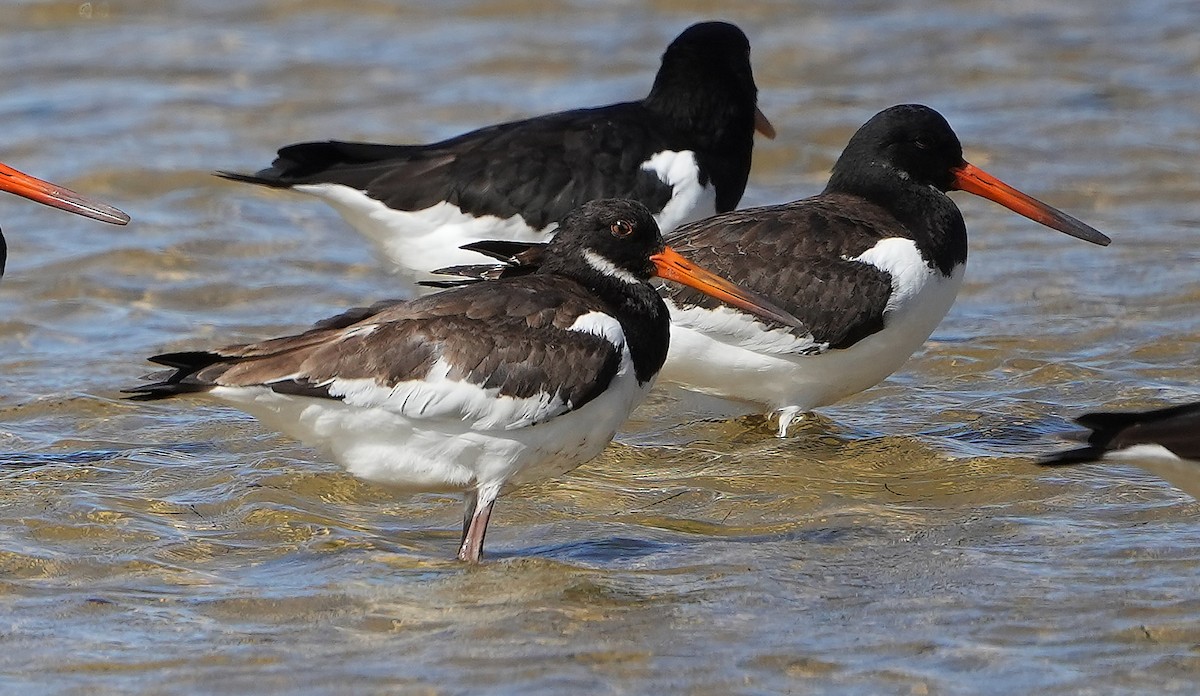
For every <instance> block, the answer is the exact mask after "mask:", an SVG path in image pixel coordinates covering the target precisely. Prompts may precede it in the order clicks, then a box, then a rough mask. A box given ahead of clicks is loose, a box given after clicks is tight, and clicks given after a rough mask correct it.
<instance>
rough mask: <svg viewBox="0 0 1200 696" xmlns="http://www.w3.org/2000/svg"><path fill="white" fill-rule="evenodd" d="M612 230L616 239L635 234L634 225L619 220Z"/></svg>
mask: <svg viewBox="0 0 1200 696" xmlns="http://www.w3.org/2000/svg"><path fill="white" fill-rule="evenodd" d="M610 229H611V230H612V233H613V236H614V237H628V236H629V235H631V234H633V223H632V222H630V221H628V220H617V221H616V222H614V223H613V226H612V227H611V228H610Z"/></svg>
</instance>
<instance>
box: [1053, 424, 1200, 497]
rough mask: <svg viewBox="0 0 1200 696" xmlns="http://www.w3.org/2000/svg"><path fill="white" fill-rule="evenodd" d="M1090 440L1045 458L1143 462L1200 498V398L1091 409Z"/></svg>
mask: <svg viewBox="0 0 1200 696" xmlns="http://www.w3.org/2000/svg"><path fill="white" fill-rule="evenodd" d="M1075 422H1076V423H1078V424H1080V425H1082V426H1083V427H1085V428H1088V429H1089V430H1091V432H1090V433H1089V434H1087V446H1085V447H1079V448H1076V449H1072V450H1067V451H1065V452H1058V453H1056V454H1052V455H1048V456H1046V457H1044V458H1042V459H1041V460H1039V462H1038V463H1039V464H1045V465H1059V464H1080V463H1083V462H1097V461H1105V462H1115V463H1122V464H1133V465H1135V466H1140V467H1141V468H1143V469H1145V470H1146V471H1148V472H1150V473H1151V474H1154V475H1155V476H1157V477H1159V478H1161V479H1163V480H1164V481H1167V482H1168V483H1170V484H1171V485H1173V486H1175V487H1176V488H1178V489H1180V490H1182V491H1183V492H1185V493H1187V494H1188V495H1190V496H1192V497H1193V498H1196V499H1198V500H1200V401H1197V402H1195V403H1190V404H1184V405H1182V406H1171V407H1168V408H1160V409H1155V410H1153V411H1129V412H1124V413H1120V412H1101V413H1088V414H1086V415H1083V416H1080V417H1079V418H1076V419H1075Z"/></svg>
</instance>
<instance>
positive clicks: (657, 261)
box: [650, 247, 803, 328]
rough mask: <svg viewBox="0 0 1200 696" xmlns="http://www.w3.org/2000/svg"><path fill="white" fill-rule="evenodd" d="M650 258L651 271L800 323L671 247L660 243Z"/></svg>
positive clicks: (792, 323)
mask: <svg viewBox="0 0 1200 696" xmlns="http://www.w3.org/2000/svg"><path fill="white" fill-rule="evenodd" d="M650 260H651V261H652V262H653V263H654V268H655V271H656V273H655V275H657V276H658V277H659V278H665V279H666V280H673V281H675V282H676V283H681V284H683V285H686V286H688V287H689V288H694V289H696V290H699V291H700V292H702V293H704V294H705V295H708V296H709V297H715V298H716V299H718V300H720V301H722V302H724V303H726V304H730V305H733V306H734V307H738V308H740V309H744V310H746V311H747V312H750V313H751V314H753V315H755V316H757V317H759V318H762V319H766V320H768V321H773V322H779V323H781V324H785V325H787V326H793V327H797V328H799V327H802V326H803V324H802V322H801V321H800V320H799V319H797V318H796V317H794V316H792V315H791V314H789V313H787V312H785V311H784V310H782V309H780V308H779V307H776V306H775V305H774V304H773V303H772V302H771V301H770V300H768V299H767V298H765V297H762V296H761V295H758V294H757V293H753V292H750V291H749V290H744V289H742V288H740V287H738V286H737V285H734V284H733V283H731V282H729V281H728V280H725V279H724V278H722V277H721V276H719V275H717V274H715V273H712V272H710V271H706V270H704V269H703V268H700V267H699V266H697V265H696V264H694V263H692V262H691V261H688V260H687V259H685V258H683V257H682V256H680V255H679V252H677V251H675V250H674V249H672V248H671V247H663V250H662V251H660V252H658V253H657V254H654V255H653V256H651V257H650Z"/></svg>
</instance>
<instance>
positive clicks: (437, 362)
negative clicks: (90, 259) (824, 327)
mask: <svg viewBox="0 0 1200 696" xmlns="http://www.w3.org/2000/svg"><path fill="white" fill-rule="evenodd" d="M655 275H657V276H659V277H663V278H670V279H672V280H675V281H678V282H681V283H685V284H688V285H690V286H691V287H695V288H697V289H698V290H699V291H701V292H703V293H706V294H709V295H712V296H713V297H719V298H721V299H722V300H723V301H726V302H732V303H734V304H736V305H738V306H740V307H742V308H743V309H745V310H746V311H749V312H752V313H755V314H759V315H762V316H764V317H765V318H767V319H768V320H769V321H772V322H783V323H788V322H795V321H796V320H795V318H794V317H790V316H788V315H787V314H786V313H784V312H780V311H778V310H775V309H774V308H773V307H771V306H770V304H769V303H768V302H765V301H763V300H762V299H761V298H758V297H756V296H754V295H752V294H749V293H746V292H744V291H742V290H741V289H739V288H737V287H735V286H733V285H731V284H730V283H728V282H727V281H725V280H723V279H721V278H718V277H716V276H714V275H712V274H710V273H707V272H706V271H704V270H702V269H700V268H698V267H696V266H694V265H693V264H690V263H688V262H686V261H684V260H683V259H682V258H681V257H679V255H678V254H676V253H675V252H673V251H671V250H670V249H669V248H667V247H665V246H664V245H663V241H662V236H661V235H660V234H659V231H658V226H657V225H656V224H655V222H654V219H653V217H651V214H650V211H649V210H647V209H646V207H645V206H643V205H642V204H640V203H637V202H634V201H625V200H605V201H597V202H590V203H587V204H585V205H584V206H582V207H580V208H579V209H577V210H575V211H573V212H571V213H569V214H568V215H567V216H566V217H565V218H563V220H562V221H561V231H560V233H559V234H558V235H557V236H556V237H555V238H554V240H553V241H552V242H551V243H550V246H549V247H548V248H547V249H546V252H545V254H544V258H543V263H542V265H541V267H540V269H539V270H538V272H537V273H534V274H532V275H527V276H523V277H520V278H513V279H509V280H503V281H497V282H495V283H489V284H487V285H473V286H470V287H465V288H459V289H455V290H449V291H447V292H443V293H438V294H434V295H429V296H427V297H424V298H421V299H417V300H413V301H411V302H402V301H389V302H382V303H379V304H377V305H375V306H373V307H369V308H360V309H357V310H351V311H349V312H347V313H345V314H343V315H341V316H338V317H334V318H332V319H329V320H326V321H324V322H321V323H319V324H317V325H316V326H315V327H313V328H312V329H310V330H308V331H306V332H304V333H302V334H298V335H295V336H288V337H285V338H277V339H273V340H268V341H263V342H260V343H251V344H246V345H236V346H230V347H227V348H221V349H218V350H214V351H200V352H184V353H170V354H165V355H159V356H156V357H153V358H151V360H152V361H153V362H156V363H159V364H162V365H166V366H168V367H170V368H171V369H170V370H167V371H164V372H162V373H159V374H157V375H152V376H151V379H157V380H158V381H156V382H154V383H151V384H145V385H142V386H139V387H136V388H134V389H129V390H127V391H129V392H132V393H134V394H136V395H137V396H135V397H134V398H138V399H160V398H166V397H171V396H175V395H178V394H186V393H190V392H207V393H208V394H211V395H212V396H213V397H216V398H218V399H220V400H222V401H225V402H227V403H229V404H232V405H234V406H236V407H238V408H241V409H243V410H245V411H247V412H249V413H251V414H252V415H254V416H256V417H258V418H259V419H261V420H262V421H263V422H264V423H267V424H268V425H270V426H271V427H273V428H275V429H278V430H280V431H282V432H284V433H286V434H288V435H291V436H292V437H295V438H296V439H298V440H301V441H303V442H306V443H309V444H311V445H314V446H316V447H318V448H319V449H321V450H322V451H323V452H325V453H326V454H328V455H329V456H331V457H332V458H333V459H334V460H336V461H337V462H338V463H340V464H341V465H342V466H343V467H345V468H346V469H347V470H348V471H349V472H350V473H352V474H354V475H356V476H360V477H362V478H364V479H369V480H372V481H378V482H382V483H386V484H391V485H394V486H400V487H405V488H409V489H413V490H462V491H465V494H466V511H465V514H464V517H463V537H462V544H461V546H460V548H459V552H458V556H459V558H460V559H462V560H466V561H472V562H475V561H478V560H479V558H480V552H481V549H482V546H483V537H484V532H485V531H486V528H487V523H488V518H489V515H490V514H491V510H492V505H493V503H494V502H495V500H496V497H497V496H498V495H499V494H500V493H501V492H502V491H503V490H504V489H506V488H508V487H512V486H517V485H520V484H521V483H524V482H527V481H531V480H535V479H540V478H546V477H550V476H556V475H559V474H562V473H564V472H567V471H570V470H571V469H573V468H575V467H576V466H579V465H580V464H582V463H584V462H586V461H588V460H589V459H591V458H592V457H595V456H596V455H597V454H599V453H600V451H601V450H602V449H603V448H604V446H605V445H606V444H607V443H608V442H609V441H610V440H611V439H612V437H613V435H614V434H615V433H616V431H617V428H618V427H619V426H620V425H621V423H623V422H624V421H625V419H626V417H627V416H628V415H629V412H630V411H631V410H632V409H633V408H634V407H635V406H636V405H637V404H638V403H639V402H640V401H641V400H642V398H643V397H644V396H645V394H646V393H647V391H649V389H650V387H651V385H652V384H653V383H654V379H655V377H656V375H657V374H658V371H659V369H660V368H661V367H662V364H663V360H664V359H665V358H666V355H667V345H668V338H669V330H670V321H669V317H668V314H667V308H666V306H665V305H664V304H663V301H662V298H661V297H659V295H658V293H657V292H656V291H655V289H654V288H653V287H652V286H651V285H650V284H649V282H648V281H649V279H650V278H651V277H652V276H655Z"/></svg>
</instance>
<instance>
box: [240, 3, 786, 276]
mask: <svg viewBox="0 0 1200 696" xmlns="http://www.w3.org/2000/svg"><path fill="white" fill-rule="evenodd" d="M757 100H758V87H757V86H755V84H754V75H753V74H752V72H751V69H750V43H749V42H748V41H747V40H746V36H745V34H743V33H742V31H741V30H740V29H738V28H737V27H736V26H734V25H732V24H726V23H724V22H704V23H701V24H695V25H693V26H691V27H689V28H688V29H686V30H685V31H684V32H683V33H682V34H680V35H679V36H678V37H677V38H676V39H675V40H674V41H673V42H671V45H670V46H668V47H667V50H666V52H665V53H664V54H663V58H662V67H661V68H659V71H658V76H657V77H655V79H654V86H653V87H652V88H651V90H650V94H649V96H647V97H646V98H645V99H642V100H641V101H635V102H627V103H621V104H612V105H609V106H602V107H598V108H590V109H577V110H574V111H565V112H562V113H555V114H549V115H545V116H538V117H535V118H530V119H526V120H523V121H514V122H511V123H503V124H499V125H494V126H489V127H487V128H482V129H480V130H476V131H472V132H470V133H466V134H463V135H460V136H458V137H455V138H451V139H449V140H444V141H442V142H439V143H433V144H430V145H378V144H369V143H346V142H336V141H335V142H316V143H301V144H298V145H289V146H287V147H285V148H283V149H282V150H280V151H279V153H278V158H277V159H276V160H275V162H274V163H272V165H271V166H270V167H269V168H267V169H264V170H262V171H260V172H258V173H256V174H237V173H231V172H218V175H219V176H222V177H225V178H228V179H233V180H235V181H247V182H250V183H255V184H262V185H265V186H271V187H274V188H284V189H292V190H294V191H300V192H302V193H308V194H311V195H314V196H317V197H318V198H321V199H323V200H324V201H325V202H326V203H328V204H330V205H331V206H333V207H334V208H335V209H336V210H337V211H338V212H339V213H340V214H341V215H342V217H344V218H345V219H346V221H347V222H349V223H350V224H351V225H352V226H353V227H355V228H356V229H357V230H358V231H359V232H360V233H362V234H364V235H365V236H366V237H367V238H369V239H370V240H371V241H373V242H374V243H375V244H376V246H377V247H378V248H379V250H380V252H381V253H382V254H383V256H384V257H386V258H387V259H389V260H390V261H391V262H392V263H394V264H395V265H397V266H398V267H400V268H401V269H402V270H406V271H408V275H410V276H414V277H418V278H419V277H423V274H424V273H425V272H427V271H428V270H429V269H432V268H438V267H441V266H447V265H451V264H457V263H468V262H472V261H474V262H478V261H479V257H478V256H475V255H473V254H471V253H469V252H464V251H462V250H460V248H459V247H460V246H462V245H464V244H467V243H468V242H472V241H476V240H481V239H513V240H525V241H545V240H547V239H549V237H550V235H551V234H552V232H553V231H554V229H555V223H556V221H557V220H558V219H559V218H561V217H562V216H563V215H565V214H566V213H567V211H569V210H571V209H572V208H575V207H576V206H578V205H581V204H582V203H584V202H586V201H589V200H594V199H598V198H629V199H633V200H638V201H641V202H642V203H644V204H645V205H646V206H647V207H649V208H650V210H651V211H652V212H653V213H654V217H655V219H656V220H657V221H658V224H659V227H660V229H662V230H664V231H669V230H671V229H674V228H675V227H676V226H677V225H679V224H680V223H682V222H686V221H688V220H696V219H699V218H702V217H706V216H708V215H712V214H713V213H717V212H723V211H726V210H733V209H734V208H735V207H736V206H737V204H738V201H739V200H741V197H742V192H743V191H744V190H745V188H746V178H747V176H748V175H749V173H750V155H751V150H752V149H753V146H754V131H755V130H757V131H758V132H760V133H763V134H765V135H766V136H767V137H774V135H775V131H774V129H773V128H772V126H771V124H770V122H769V121H768V120H767V119H766V117H765V116H763V114H762V112H761V111H759V110H758V107H757Z"/></svg>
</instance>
